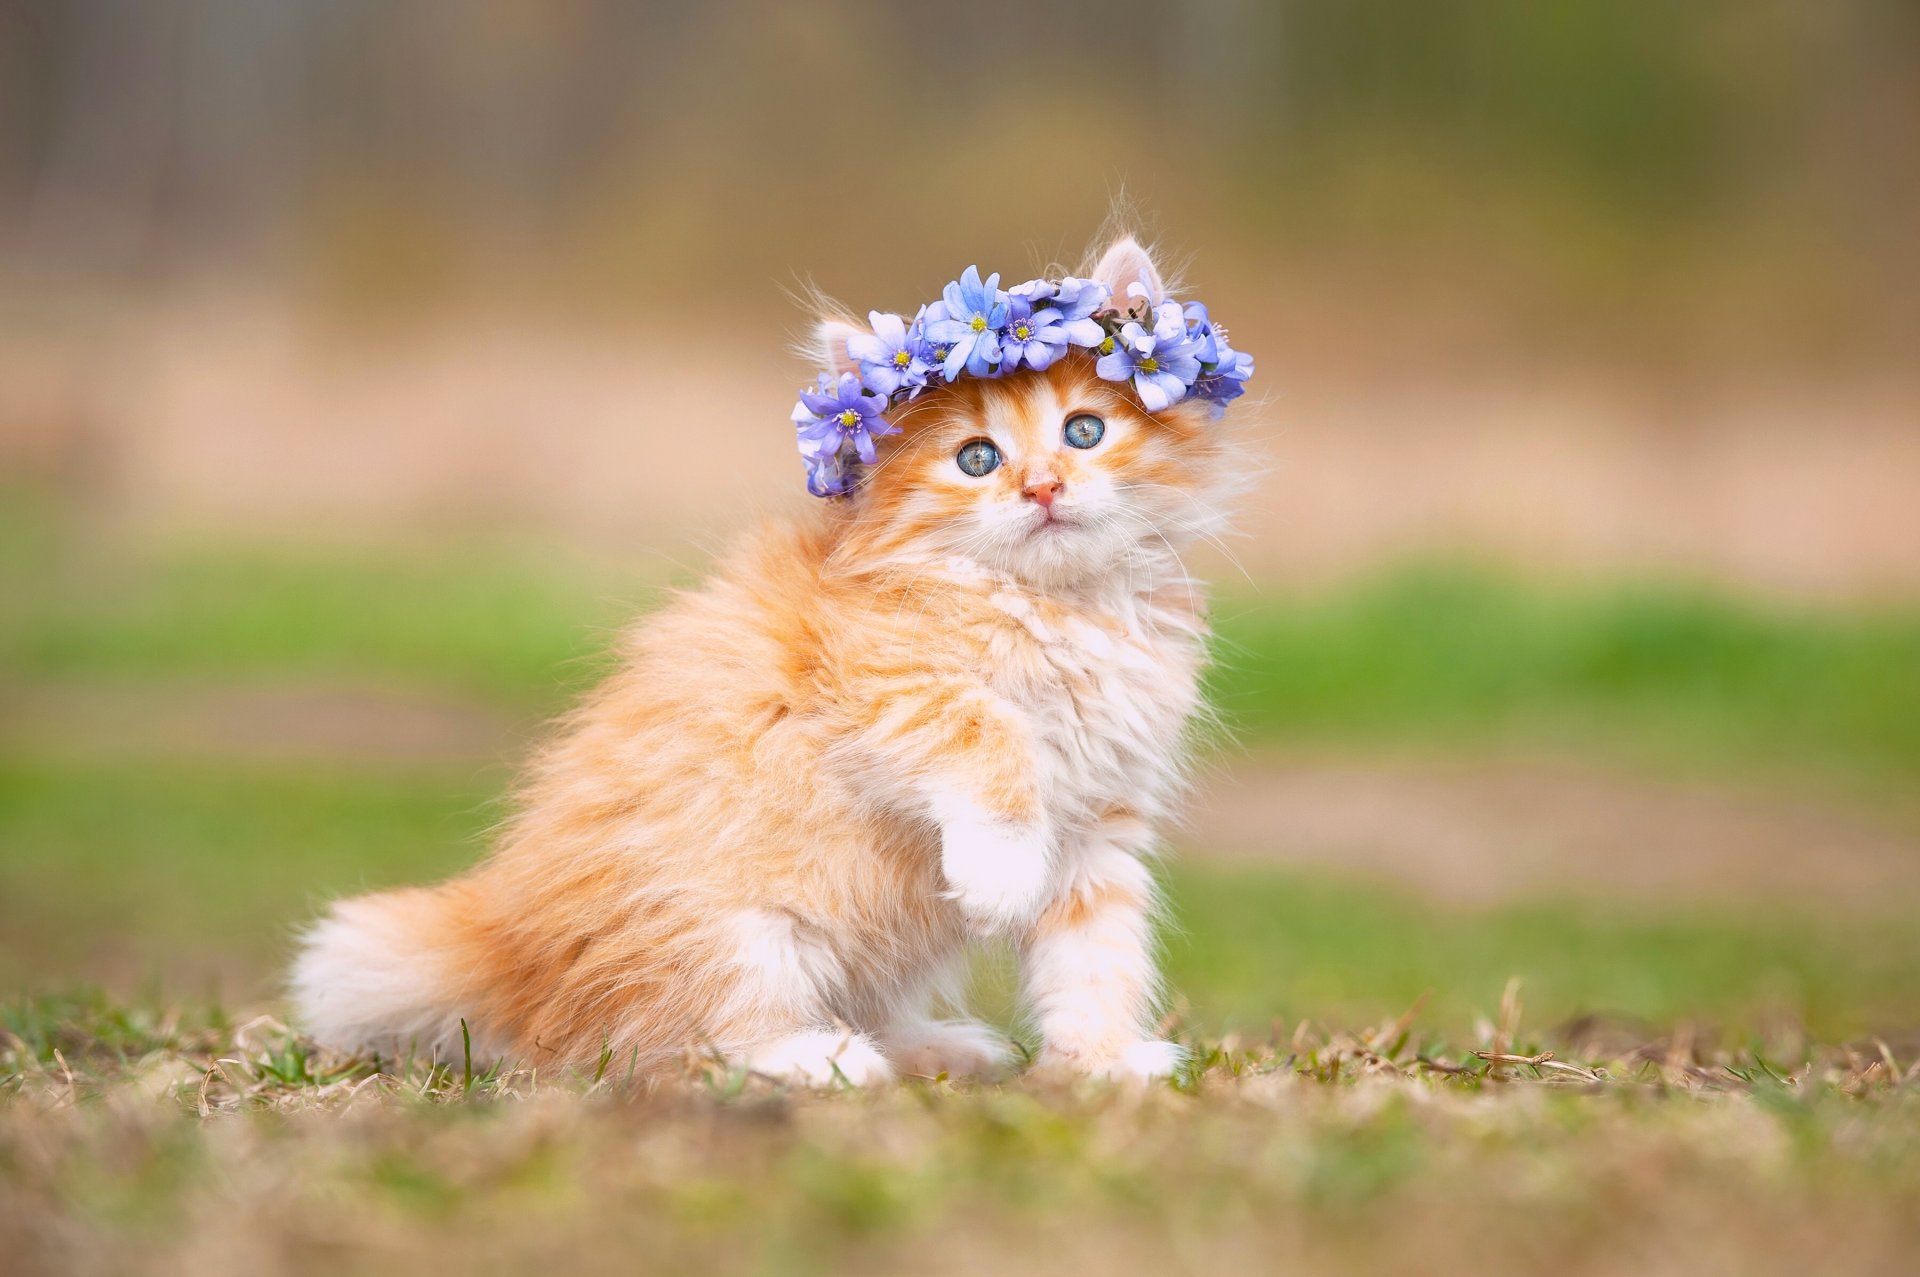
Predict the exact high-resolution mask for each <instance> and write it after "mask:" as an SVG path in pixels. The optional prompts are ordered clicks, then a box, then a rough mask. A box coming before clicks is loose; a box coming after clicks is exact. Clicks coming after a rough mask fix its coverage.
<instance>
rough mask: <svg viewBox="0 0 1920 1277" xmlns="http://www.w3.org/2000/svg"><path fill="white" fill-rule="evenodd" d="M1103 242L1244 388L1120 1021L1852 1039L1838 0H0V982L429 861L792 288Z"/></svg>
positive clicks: (623, 569) (515, 743) (1870, 150)
mask: <svg viewBox="0 0 1920 1277" xmlns="http://www.w3.org/2000/svg"><path fill="white" fill-rule="evenodd" d="M1116 207H1117V208H1119V209H1120V210H1122V211H1123V212H1124V213H1125V214H1127V215H1128V216H1130V217H1131V218H1132V219H1133V220H1134V222H1135V224H1136V225H1138V226H1139V227H1140V228H1141V229H1143V230H1144V231H1145V233H1146V234H1147V235H1148V236H1150V237H1152V238H1153V239H1155V240H1157V241H1158V242H1159V244H1160V245H1161V246H1162V248H1163V250H1164V251H1165V252H1166V254H1167V255H1168V256H1169V258H1170V259H1171V260H1172V261H1175V262H1177V263H1180V264H1181V265H1182V266H1183V267H1184V269H1183V271H1182V272H1181V273H1183V274H1184V276H1185V278H1186V279H1187V280H1188V281H1189V283H1190V285H1191V287H1192V289H1193V291H1194V293H1195V294H1197V295H1200V296H1203V297H1204V298H1206V300H1207V301H1208V302H1209V303H1210V304H1211V305H1212V306H1213V307H1214V309H1215V311H1216V312H1217V313H1218V314H1220V315H1223V316H1225V317H1226V318H1228V319H1229V320H1230V322H1231V323H1232V326H1233V329H1234V332H1235V336H1236V339H1237V340H1236V345H1238V346H1241V347H1242V348H1245V349H1247V350H1250V351H1252V352H1254V353H1255V354H1256V355H1257V357H1258V359H1259V364H1260V374H1259V378H1258V381H1257V383H1256V386H1257V388H1258V390H1260V391H1261V392H1262V400H1263V402H1261V403H1260V405H1259V406H1258V407H1257V408H1256V409H1254V410H1253V411H1252V412H1251V413H1250V414H1249V415H1250V416H1251V418H1252V424H1251V425H1250V426H1249V428H1248V431H1247V433H1248V435H1249V443H1248V457H1247V463H1248V465H1249V466H1250V467H1255V468H1258V469H1260V470H1261V471H1262V473H1263V475H1264V478H1263V480H1262V482H1261V484H1260V486H1259V487H1258V489H1257V491H1256V492H1255V494H1254V495H1253V497H1252V498H1251V499H1250V500H1249V501H1248V502H1247V504H1246V507H1245V509H1244V510H1243V511H1242V517H1241V520H1240V526H1241V529H1242V535H1240V536H1239V537H1238V538H1237V539H1236V540H1235V541H1234V542H1233V543H1232V544H1231V545H1230V547H1229V549H1230V550H1231V554H1230V555H1223V554H1220V553H1216V552H1213V551H1206V552H1204V553H1202V554H1200V555H1198V556H1197V559H1198V562H1199V563H1200V564H1203V565H1204V568H1205V571H1206V572H1207V574H1208V575H1210V576H1211V577H1213V578H1214V579H1215V580H1216V581H1217V582H1218V583H1219V585H1220V591H1221V603H1220V619H1221V629H1222V633H1223V643H1222V648H1221V667H1220V671H1219V673H1218V675H1217V677H1216V680H1215V692H1216V695H1217V697H1218V699H1219V702H1220V704H1221V705H1222V707H1223V710H1224V711H1225V714H1226V716H1227V718H1228V720H1229V721H1230V722H1231V723H1232V724H1233V725H1234V727H1235V730H1236V741H1235V743H1233V744H1230V745H1223V746H1222V747H1221V748H1220V749H1219V750H1218V752H1217V755H1216V757H1215V759H1214V764H1213V766H1212V768H1211V770H1210V772H1209V774H1208V777H1207V779H1206V781H1205V783H1204V785H1203V787H1202V794H1201V802H1200V804H1199V807H1198V811H1197V814H1196V817H1195V820H1194V822H1193V824H1192V826H1191V827H1190V828H1188V829H1186V830H1184V831H1181V832H1180V833H1179V835H1178V836H1177V837H1176V839H1175V842H1176V845H1177V846H1178V848H1179V850H1180V853H1181V854H1180V856H1179V858H1178V859H1177V860H1176V861H1175V862H1174V863H1173V864H1172V865H1171V866H1170V867H1169V869H1168V871H1167V879H1168V887H1169V891H1170V894H1171V896H1172V898H1173V901H1174V925H1173V926H1172V927H1171V928H1170V930H1169V934H1168V940H1167V944H1168V955H1169V961H1170V964H1171V966H1172V968H1173V970H1174V973H1175V979H1176V983H1177V984H1178V986H1179V988H1180V990H1181V994H1182V999H1183V1001H1182V1002H1181V1003H1180V1004H1179V1009H1180V1010H1181V1011H1182V1013H1183V1014H1184V1015H1186V1016H1187V1018H1188V1022H1189V1023H1190V1024H1192V1025H1195V1026H1197V1027H1199V1028H1203V1029H1205V1030H1206V1031H1208V1032H1218V1031H1221V1030H1223V1029H1228V1028H1235V1029H1245V1030H1259V1031H1262V1032H1264V1031H1265V1027H1266V1026H1267V1025H1268V1024H1269V1023H1272V1022H1276V1021H1280V1022H1291V1021H1293V1020H1297V1019H1300V1018H1303V1017H1310V1018H1314V1019H1316V1020H1319V1021H1321V1022H1323V1023H1326V1022H1330V1023H1336V1024H1337V1023H1343V1022H1350V1021H1352V1020H1354V1019H1357V1018H1359V1017H1370V1016H1379V1015H1388V1016H1390V1015H1393V1014H1397V1013H1398V1012H1399V1011H1401V1010H1403V1009H1404V1008H1406V1007H1407V1006H1409V1005H1410V1004H1411V1003H1413V1002H1414V1001H1415V999H1417V998H1419V997H1421V996H1422V995H1426V996H1427V997H1428V1001H1427V1003H1426V1004H1425V1007H1426V1009H1425V1010H1424V1011H1423V1013H1422V1014H1423V1015H1425V1016H1427V1017H1429V1018H1430V1020H1432V1021H1434V1022H1436V1023H1438V1024H1440V1025H1442V1026H1459V1025H1464V1024H1466V1023H1468V1022H1470V1020H1471V1018H1472V1017H1473V1016H1475V1015H1476V1014H1477V1013H1480V1012H1483V1011H1490V1010H1491V1009H1492V1007H1493V1005H1494V1004H1495V1003H1496V1002H1497V1000H1498V999H1499V997H1500V993H1501V990H1502V988H1503V986H1504V984H1505V982H1506V981H1507V980H1508V978H1509V977H1516V976H1517V977H1519V978H1520V979H1521V980H1522V981H1523V984H1524V987H1525V988H1526V989H1527V990H1528V995H1529V998H1530V999H1531V1002H1530V1005H1531V1007H1532V1008H1533V1014H1535V1015H1536V1016H1537V1017H1539V1016H1544V1017H1545V1018H1546V1019H1547V1020H1549V1021H1552V1020H1553V1019H1555V1018H1559V1019H1571V1018H1573V1017H1577V1016H1583V1015H1587V1016H1603V1017H1624V1018H1627V1019H1629V1020H1633V1021H1648V1022H1665V1023H1671V1022H1674V1021H1676V1020H1686V1021H1689V1022H1698V1023H1699V1024H1701V1025H1703V1026H1706V1027H1707V1028H1708V1029H1712V1028H1715V1027H1717V1028H1720V1029H1723V1030H1725V1031H1728V1032H1746V1031H1765V1032H1776V1031H1777V1032H1781V1033H1792V1032H1798V1031H1800V1030H1801V1029H1802V1028H1805V1029H1807V1030H1810V1031H1812V1032H1815V1033H1820V1034H1829V1035H1835V1034H1837V1035H1847V1034H1860V1033H1868V1032H1873V1033H1879V1034H1882V1035H1885V1036H1889V1037H1892V1038H1898V1037H1899V1035H1902V1034H1904V1035H1907V1036H1908V1037H1911V1036H1912V1031H1914V1030H1916V1029H1920V928H1917V927H1915V925H1914V924H1915V922H1916V913H1920V894H1916V887H1920V788H1917V787H1916V781H1920V499H1916V493H1917V492H1920V362H1916V360H1915V358H1914V354H1915V351H1916V350H1920V340H1916V339H1920V236H1916V235H1915V234H1914V230H1913V228H1914V226H1915V225H1916V224H1920V11H1916V10H1915V9H1914V7H1913V6H1912V5H1909V4H1903V3H1898V2H1896V0H1837V2H1835V3H1827V4H1805V3H1788V2H1785V0H1779V2H1774V0H1754V2H1751V3H1699V4H1685V5H1674V4H1656V3H1647V4H1640V3H1611V2H1604V0H1564V2H1562V3H1556V4H1551V5H1543V4H1535V3H1525V2H1523V0H1495V2H1493V3H1485V4H1474V5H1464V4H1451V3H1446V4H1434V3H1418V2H1414V0H1406V2H1398V0H1395V2H1389V0H1350V2H1346V3H1332V2H1324V3H1323V2H1319V0H1286V2H1275V3H1264V4H1262V3H1253V2H1252V0H1208V2H1205V3H1193V4H1187V5H1181V6H1177V7H1174V6H1167V5H1162V4H1146V3H1139V2H1136V0H1119V2H1109V3H1104V4H1099V5H1092V4H1082V3H1056V4H1047V5H1020V4H1000V3H982V4H975V5H970V6H964V7H961V8H953V7H947V8H929V7H924V6H903V5H887V4H881V3H866V4H863V3H851V2H849V3H826V4H809V5H798V4H774V3H768V2H766V0H758V2H730V3H729V2H716V3H709V4H703V5H699V6H693V5H670V4H660V3H612V2H606V3H589V2H586V0H565V2H554V0H540V2H535V0H524V2H518V3H508V2H504V0H487V2H486V3H465V4H452V3H444V4H443V3H420V4H409V5H375V4H367V3H359V2H357V0H327V2H325V3H322V2H319V0H274V2H273V3H259V2H255V3H247V2H246V0H171V2H167V3H152V4H142V5H125V4H117V3H111V2H110V0H65V2H59V0H0V474H4V487H3V488H0V562H3V563H4V565H5V573H6V579H5V588H4V590H0V984H4V985H5V986H6V987H33V988H41V989H46V988H58V987H66V986H69V985H72V984H73V983H75V982H91V981H98V982H103V983H105V984H107V985H109V986H112V987H115V988H120V989H127V988H133V987H138V986H140V985H143V984H147V985H160V986H162V987H164V988H166V989H169V990H188V991H193V990H199V989H208V990H213V991H216V992H218V993H219V994H220V995H221V996H224V997H226V998H229V999H252V998H261V997H268V996H271V994H272V992H273V989H274V987H275V981H276V980H277V978H278V969H279V965H280V963H281V962H282V961H283V959H284V955H285V951H286V943H287V938H288V935H289V933H290V931H291V929H292V928H293V927H294V926H296V925H297V924H298V923H299V922H300V921H301V920H302V919H303V918H305V917H308V916H310V915H311V912H312V910H313V909H314V907H315V906H316V904H317V902H318V901H320V900H322V899H324V898H325V897H326V896H328V895H330V894H332V893H335V892H338V891H342V890H351V889H358V888H361V887H367V886H375V885H382V884H387V883H392V882H399V881H406V880H413V879H418V878H422V877H428V876H433V875H436V874H440V873H444V872H450V871H452V870H453V869H455V868H457V867H459V866H460V865H462V864H464V863H466V862H468V861H469V860H470V859H471V858H472V857H473V856H475V855H477V854H478V853H479V851H480V849H481V848H482V847H483V846H484V842H485V831H486V828H487V827H488V825H489V824H490V823H491V822H492V821H493V820H495V819H497V817H498V815H499V813H500V807H499V805H498V802H499V795H500V794H501V792H502V790H503V788H504V786H505V785H506V784H507V783H508V781H509V780H510V778H511V775H512V772H513V768H514V766H515V764H516V762H517V760H518V759H519V758H520V757H521V756H522V753H523V750H524V748H525V744H526V742H527V740H528V739H529V738H530V737H531V736H533V735H535V734H537V732H538V730H539V728H540V725H541V723H542V722H543V721H544V720H545V719H546V718H548V717H549V716H550V715H552V714H553V713H555V712H557V711H558V710H559V709H560V708H562V707H563V706H564V705H565V704H566V702H567V700H568V698H569V697H570V696H571V695H573V694H574V693H576V692H577V691H578V689H579V688H580V687H581V686H583V685H585V684H587V683H590V682H591V681H592V679H593V678H594V677H595V675H596V673H597V672H598V671H599V670H600V669H602V668H604V661H603V658H602V655H601V653H602V652H603V649H604V647H605V645H606V642H607V639H608V636H609V634H610V632H611V630H612V628H613V627H615V626H617V625H618V624H620V623H622V622H623V621H624V620H625V619H626V618H628V617H630V616H631V615H633V614H634V613H636V612H638V611H640V610H642V609H644V608H645V607H646V606H647V605H648V603H649V602H650V601H651V600H652V599H653V598H655V597H657V594H658V591H659V590H661V589H662V588H665V587H668V586H671V585H673V584H675V583H682V582H687V581H691V580H694V579H697V577H698V575H699V573H700V572H701V570H702V567H703V565H704V563H705V562H706V561H707V560H708V558H709V557H710V555H711V554H712V553H713V552H714V550H715V549H716V548H717V547H718V546H719V545H721V544H722V543H723V542H724V540H725V538H726V536H727V535H728V534H729V532H730V530H732V529H735V528H737V527H739V526H740V525H741V524H742V523H743V522H744V521H745V520H746V519H748V518H749V517H751V516H752V515H753V514H754V513H756V512H760V511H770V510H771V511H788V512H804V510H805V505H806V498H804V497H803V496H800V495H798V491H799V482H798V481H799V477H800V467H799V464H798V462H797V459H796V458H795V457H794V455H793V452H792V447H791V443H790V439H789V437H788V431H789V427H788V426H787V423H786V413H787V410H788V408H789V406H790V405H791V401H792V394H793V390H794V387H795V386H796V385H797V384H799V382H800V381H801V380H802V379H803V378H804V376H805V375H806V373H807V369H806V368H805V367H804V365H803V364H801V363H800V362H798V361H797V360H796V359H795V358H794V357H793V356H792V355H791V354H790V353H789V347H790V345H791V343H792V342H793V340H794V339H795V338H796V337H797V336H799V335H800V334H801V333H802V332H803V331H804V329H805V327H806V321H807V315H806V313H805V311H804V308H803V307H802V306H801V305H800V304H799V303H798V302H797V300H796V299H797V298H798V297H799V296H801V295H804V294H805V293H806V292H807V291H808V290H809V289H810V288H814V287H817V288H819V289H821V290H824V291H825V292H827V293H829V294H831V295H833V296H836V297H839V298H841V299H844V300H845V301H847V302H849V303H851V304H853V305H855V306H856V307H858V308H860V309H865V308H867V307H869V306H871V307H876V308H883V309H902V308H907V307H910V306H911V305H913V304H914V303H916V302H917V301H919V300H921V299H923V298H925V297H928V296H932V295H933V294H934V293H935V292H936V291H937V289H938V287H939V286H940V284H941V283H942V282H944V281H945V280H946V279H948V278H950V277H951V276H952V275H954V274H955V273H956V272H957V271H958V270H959V269H960V268H962V267H964V266H965V265H966V264H968V263H969V262H978V263H980V264H981V265H982V266H983V267H984V268H987V269H1001V270H1004V271H1006V272H1009V273H1010V274H1012V275H1014V276H1015V277H1016V278H1018V277H1023V276H1024V274H1025V273H1029V272H1032V271H1035V270H1037V269H1038V268H1040V267H1042V266H1045V265H1047V264H1048V263H1050V262H1055V261H1060V262H1065V263H1067V264H1069V265H1070V264H1072V263H1073V262H1075V261H1076V260H1077V259H1078V258H1079V256H1080V255H1081V253H1082V251H1083V249H1084V248H1085V247H1086V246H1087V244H1088V242H1089V241H1090V240H1091V239H1092V238H1093V237H1094V236H1095V234H1096V233H1097V232H1098V230H1099V228H1100V227H1101V226H1102V224H1103V222H1105V221H1106V220H1107V218H1108V217H1109V214H1110V212H1112V211H1113V210H1114V209H1115V208H1116ZM987 996H989V997H990V998H991V997H1004V990H1001V991H1000V992H998V993H996V992H994V991H993V990H991V989H989V991H988V995H987Z"/></svg>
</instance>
